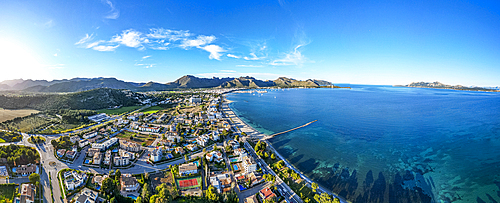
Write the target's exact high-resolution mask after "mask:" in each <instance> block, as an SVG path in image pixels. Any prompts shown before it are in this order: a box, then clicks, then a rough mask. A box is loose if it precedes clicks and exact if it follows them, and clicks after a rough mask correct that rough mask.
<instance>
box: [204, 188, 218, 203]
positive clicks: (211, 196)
mask: <svg viewBox="0 0 500 203" xmlns="http://www.w3.org/2000/svg"><path fill="white" fill-rule="evenodd" d="M206 195H207V199H208V200H209V201H211V202H217V201H219V194H217V190H215V187H214V186H212V185H210V187H208V190H207V193H206Z"/></svg>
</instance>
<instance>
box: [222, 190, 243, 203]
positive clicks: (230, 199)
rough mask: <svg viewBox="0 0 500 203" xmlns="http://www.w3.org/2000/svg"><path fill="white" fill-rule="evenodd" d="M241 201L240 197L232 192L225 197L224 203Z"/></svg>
mask: <svg viewBox="0 0 500 203" xmlns="http://www.w3.org/2000/svg"><path fill="white" fill-rule="evenodd" d="M239 201H240V199H239V198H238V195H236V193H235V192H234V191H231V192H229V193H226V195H224V203H238V202H239Z"/></svg>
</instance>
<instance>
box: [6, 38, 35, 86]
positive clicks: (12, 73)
mask: <svg viewBox="0 0 500 203" xmlns="http://www.w3.org/2000/svg"><path fill="white" fill-rule="evenodd" d="M0 70H1V71H0V80H3V79H12V78H42V77H44V76H45V74H44V71H43V66H42V65H41V64H40V60H39V59H37V57H36V55H35V54H33V52H32V51H31V50H30V49H29V48H27V47H26V46H24V45H23V44H21V43H19V42H17V41H15V40H11V39H5V38H0Z"/></svg>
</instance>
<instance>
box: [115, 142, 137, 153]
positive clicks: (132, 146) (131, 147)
mask: <svg viewBox="0 0 500 203" xmlns="http://www.w3.org/2000/svg"><path fill="white" fill-rule="evenodd" d="M120 148H121V149H124V150H127V151H131V152H139V151H141V145H139V144H137V143H134V142H128V141H126V140H120Z"/></svg>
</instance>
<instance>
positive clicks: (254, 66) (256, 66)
mask: <svg viewBox="0 0 500 203" xmlns="http://www.w3.org/2000/svg"><path fill="white" fill-rule="evenodd" d="M236 67H250V68H258V67H263V66H262V65H236Z"/></svg>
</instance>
